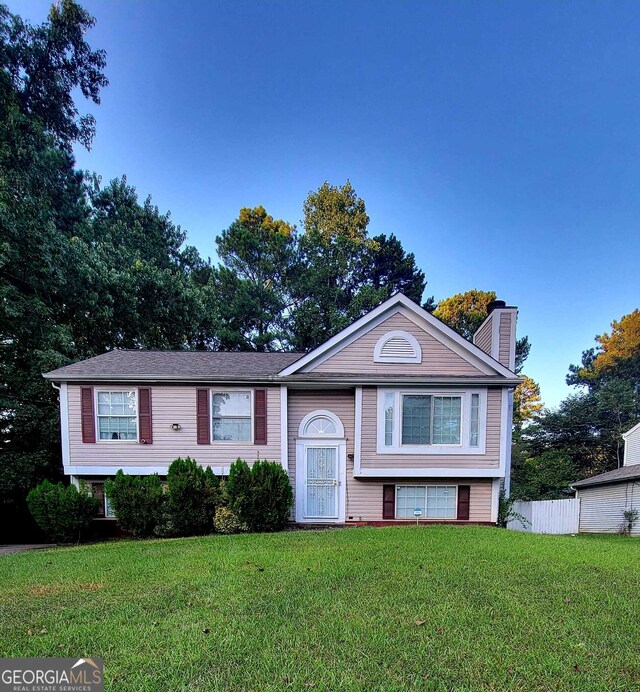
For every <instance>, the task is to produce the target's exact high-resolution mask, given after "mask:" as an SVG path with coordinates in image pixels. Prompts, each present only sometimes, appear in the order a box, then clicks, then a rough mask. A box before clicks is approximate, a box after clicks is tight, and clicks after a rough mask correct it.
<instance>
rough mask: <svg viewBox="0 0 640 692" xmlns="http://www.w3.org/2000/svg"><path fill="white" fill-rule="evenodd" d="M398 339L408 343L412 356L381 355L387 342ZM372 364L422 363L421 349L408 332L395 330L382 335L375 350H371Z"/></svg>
mask: <svg viewBox="0 0 640 692" xmlns="http://www.w3.org/2000/svg"><path fill="white" fill-rule="evenodd" d="M396 337H399V338H401V339H405V340H406V341H408V342H409V343H410V344H411V346H412V347H413V351H414V354H415V355H413V356H385V355H383V353H382V349H383V347H384V345H385V344H386V343H387V341H389V339H393V338H396ZM373 362H374V363H422V349H421V348H420V344H419V343H418V340H417V339H416V337H415V336H414V335H413V334H411V333H410V332H405V331H402V330H401V329H395V330H393V331H391V332H387V333H386V334H383V335H382V336H381V337H380V338H379V339H378V341H377V343H376V345H375V348H374V349H373Z"/></svg>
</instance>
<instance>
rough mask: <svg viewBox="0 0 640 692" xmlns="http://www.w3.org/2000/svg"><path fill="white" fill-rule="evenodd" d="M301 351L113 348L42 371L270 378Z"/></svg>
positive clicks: (52, 375)
mask: <svg viewBox="0 0 640 692" xmlns="http://www.w3.org/2000/svg"><path fill="white" fill-rule="evenodd" d="M303 355H304V354H302V353H256V352H249V353H247V352H244V353H240V352H235V351H234V352H230V351H146V350H142V349H140V350H116V351H109V352H108V353H103V354H102V355H100V356H95V357H94V358H88V359H87V360H82V361H80V362H79V363H73V364H72V365H67V366H65V367H63V368H58V369H57V370H52V371H51V372H48V373H46V374H45V377H46V378H47V379H50V380H65V379H68V378H71V379H78V378H82V377H86V378H88V379H91V378H93V377H100V378H104V377H108V376H113V377H117V378H118V379H122V378H125V377H131V376H134V377H150V378H151V377H159V378H162V379H179V378H181V377H184V378H187V379H192V378H203V379H207V378H223V379H224V378H226V377H229V378H249V377H254V378H255V377H265V378H268V377H272V376H274V375H276V374H277V373H279V372H280V371H281V370H283V369H284V368H286V367H287V366H288V365H291V364H292V363H294V362H295V361H296V360H298V359H299V358H301V357H302V356H303Z"/></svg>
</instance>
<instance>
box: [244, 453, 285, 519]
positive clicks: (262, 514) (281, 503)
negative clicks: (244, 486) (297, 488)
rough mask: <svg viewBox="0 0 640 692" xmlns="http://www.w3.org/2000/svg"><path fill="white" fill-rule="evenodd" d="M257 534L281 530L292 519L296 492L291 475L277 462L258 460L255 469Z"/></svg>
mask: <svg viewBox="0 0 640 692" xmlns="http://www.w3.org/2000/svg"><path fill="white" fill-rule="evenodd" d="M251 488H252V495H253V510H254V516H253V519H252V521H251V524H250V526H251V528H252V530H253V531H280V530H281V529H283V528H284V527H285V526H286V524H287V520H288V519H289V512H290V511H291V504H292V502H293V492H292V490H291V483H290V482H289V476H287V473H286V471H285V470H284V469H283V468H282V466H281V465H280V464H278V463H276V462H275V461H256V462H255V464H254V465H253V467H252V468H251Z"/></svg>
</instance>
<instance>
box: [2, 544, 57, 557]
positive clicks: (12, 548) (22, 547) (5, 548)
mask: <svg viewBox="0 0 640 692" xmlns="http://www.w3.org/2000/svg"><path fill="white" fill-rule="evenodd" d="M55 547H56V544H55V543H22V544H20V543H16V544H15V545H0V556H1V555H11V554H12V553H24V552H26V551H27V550H45V549H46V548H55Z"/></svg>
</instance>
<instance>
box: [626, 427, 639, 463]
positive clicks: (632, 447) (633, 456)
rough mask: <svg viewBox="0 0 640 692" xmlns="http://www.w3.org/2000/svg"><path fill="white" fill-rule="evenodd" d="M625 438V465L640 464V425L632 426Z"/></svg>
mask: <svg viewBox="0 0 640 692" xmlns="http://www.w3.org/2000/svg"><path fill="white" fill-rule="evenodd" d="M629 433H630V434H629V435H627V437H625V439H624V465H625V466H633V465H634V464H640V425H639V426H636V427H635V428H632V429H631V430H630V431H629Z"/></svg>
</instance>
